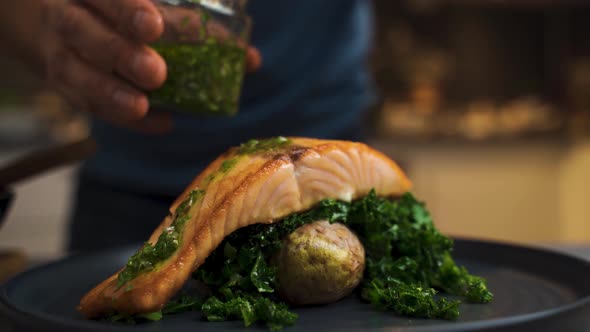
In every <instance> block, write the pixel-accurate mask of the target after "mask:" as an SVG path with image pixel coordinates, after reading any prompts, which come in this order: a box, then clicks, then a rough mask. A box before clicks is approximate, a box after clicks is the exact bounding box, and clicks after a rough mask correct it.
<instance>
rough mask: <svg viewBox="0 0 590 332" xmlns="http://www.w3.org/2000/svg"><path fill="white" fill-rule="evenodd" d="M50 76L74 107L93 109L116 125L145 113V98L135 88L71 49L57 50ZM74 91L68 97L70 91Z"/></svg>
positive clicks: (136, 119) (134, 119) (128, 121)
mask: <svg viewBox="0 0 590 332" xmlns="http://www.w3.org/2000/svg"><path fill="white" fill-rule="evenodd" d="M50 68H51V72H50V80H51V82H56V83H57V85H58V86H59V88H60V89H61V90H62V91H68V92H67V93H66V97H69V101H70V102H72V103H73V104H74V106H76V107H83V108H85V109H84V110H87V111H91V112H94V113H95V114H96V115H97V116H99V117H100V118H102V119H104V120H106V121H110V122H113V123H115V124H118V125H128V124H130V123H133V122H136V121H138V120H140V119H142V118H143V117H145V115H146V113H147V111H148V106H149V105H148V101H147V99H146V97H145V96H144V95H143V94H141V93H140V92H139V91H137V90H135V89H134V88H132V87H130V86H128V85H127V84H126V83H124V82H122V81H120V80H117V79H116V78H114V77H112V76H108V75H106V74H104V73H102V72H100V71H99V70H97V69H95V68H93V67H91V66H89V65H88V64H86V63H84V62H83V61H82V60H81V59H80V58H78V56H77V55H76V54H74V53H73V52H70V51H67V50H64V51H62V52H60V53H57V54H56V55H55V56H54V58H53V64H52V66H51V67H50ZM74 93H75V94H76V97H75V98H72V94H74Z"/></svg>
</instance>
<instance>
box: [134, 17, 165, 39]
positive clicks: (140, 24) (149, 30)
mask: <svg viewBox="0 0 590 332" xmlns="http://www.w3.org/2000/svg"><path fill="white" fill-rule="evenodd" d="M159 21H161V17H159V16H157V15H154V14H152V13H150V12H147V11H145V10H140V11H139V12H137V13H136V14H135V17H134V18H133V26H134V29H135V32H136V33H137V34H138V35H139V36H140V38H152V37H153V36H152V34H153V33H154V31H155V29H154V25H157V24H158V23H159Z"/></svg>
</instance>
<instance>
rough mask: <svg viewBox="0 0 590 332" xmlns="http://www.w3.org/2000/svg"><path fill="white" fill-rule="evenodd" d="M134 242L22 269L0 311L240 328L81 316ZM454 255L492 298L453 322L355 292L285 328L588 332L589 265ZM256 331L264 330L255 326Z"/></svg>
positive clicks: (502, 251) (65, 321) (200, 326)
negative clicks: (376, 303) (408, 314)
mask: <svg viewBox="0 0 590 332" xmlns="http://www.w3.org/2000/svg"><path fill="white" fill-rule="evenodd" d="M135 249H136V247H129V248H122V249H116V250H106V251H103V252H100V253H94V254H88V255H79V256H73V257H70V258H67V259H64V260H62V261H59V262H56V263H53V264H49V265H46V266H43V267H39V268H36V269H34V270H31V271H29V272H26V273H24V274H22V275H20V276H18V277H16V278H14V279H13V280H11V281H10V282H8V283H6V284H5V285H4V286H3V288H2V289H1V291H0V313H2V314H3V315H5V316H6V318H7V319H8V321H9V322H10V323H11V324H12V325H13V326H14V328H15V331H21V330H23V331H31V330H34V331H49V330H55V331H97V332H98V331H100V332H103V331H104V332H107V331H170V332H177V331H178V332H180V331H187V332H188V331H190V332H195V331H242V332H243V331H245V330H244V329H243V328H242V327H241V325H240V323H238V322H226V323H208V322H204V321H202V320H201V317H200V314H199V313H198V312H192V313H186V314H180V315H174V316H168V317H165V319H164V320H163V321H160V322H156V323H147V324H142V325H137V326H123V325H119V324H110V323H104V322H95V321H86V320H84V319H83V318H82V317H81V316H80V315H79V314H78V313H77V312H76V311H75V309H74V308H75V306H76V304H77V303H78V301H79V299H80V297H81V296H82V295H83V294H84V293H85V292H86V291H87V290H89V289H90V288H91V287H92V286H94V285H95V284H96V283H97V282H99V281H101V280H102V279H103V278H105V277H106V276H108V275H109V274H111V273H113V272H114V271H116V270H117V269H118V268H119V267H120V266H122V265H123V264H124V263H125V261H126V260H127V258H128V257H129V256H130V255H131V254H132V253H133V252H134V251H135ZM455 257H456V259H457V261H458V263H460V264H463V265H465V266H466V267H467V268H468V269H469V270H470V271H472V272H473V273H475V274H478V275H482V276H484V277H485V278H487V279H488V282H489V287H490V289H491V290H492V292H493V293H494V295H495V300H494V301H493V302H492V303H490V304H487V305H482V304H462V305H461V308H460V309H461V317H460V318H459V320H458V321H455V322H447V321H440V320H420V319H407V318H404V317H398V316H396V315H394V314H392V313H390V312H379V311H376V310H374V309H373V308H372V307H371V306H370V305H367V304H363V303H361V302H359V301H358V300H356V299H354V298H350V299H347V300H344V301H341V302H339V303H336V304H332V305H328V306H323V307H316V308H306V309H301V310H298V311H297V313H298V314H299V320H298V322H297V324H296V325H295V326H294V327H290V328H287V329H285V332H290V331H293V332H295V331H306V332H307V331H324V332H327V331H399V332H402V331H413V332H418V331H421V332H424V331H523V330H524V331H560V332H564V331H590V281H589V280H590V279H589V278H590V263H589V262H587V261H583V260H581V259H577V258H574V257H570V256H565V255H561V254H558V253H553V252H549V251H543V250H537V249H532V248H524V247H518V246H512V245H507V244H497V243H490V242H479V241H469V240H457V241H456V247H455ZM261 330H263V329H261Z"/></svg>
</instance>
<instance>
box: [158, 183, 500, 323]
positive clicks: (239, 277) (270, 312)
mask: <svg viewBox="0 0 590 332" xmlns="http://www.w3.org/2000/svg"><path fill="white" fill-rule="evenodd" d="M318 220H328V221H329V222H341V223H343V224H346V225H347V226H348V227H350V228H351V229H352V230H353V231H354V232H355V233H356V234H357V236H358V237H359V238H360V240H361V241H362V243H363V245H364V246H365V253H366V268H365V275H364V278H363V282H362V284H361V286H360V287H359V294H360V296H361V298H362V299H363V300H365V301H367V302H370V303H372V304H373V305H374V306H375V307H376V308H379V309H383V310H391V311H393V312H395V313H397V314H399V315H404V316H409V317H420V318H439V319H447V320H453V319H456V318H457V317H458V316H459V310H458V306H459V303H460V301H459V300H448V299H446V298H444V297H437V296H436V295H437V293H438V290H440V291H443V292H445V293H448V294H451V295H457V296H459V297H461V298H462V299H465V300H467V301H469V302H477V303H486V302H489V301H491V300H492V294H491V293H490V292H489V290H488V289H487V287H486V283H485V280H484V279H482V278H480V277H477V276H473V275H471V274H469V272H468V271H467V270H466V269H465V268H464V267H460V266H457V265H456V264H455V262H454V260H453V259H452V256H451V252H452V249H453V241H452V240H451V239H450V238H448V237H446V236H444V235H442V234H441V233H440V232H439V231H438V230H437V229H436V228H435V226H434V224H433V222H432V218H431V217H430V214H429V213H428V211H427V210H426V208H425V206H424V205H423V204H422V203H421V202H419V201H417V200H416V199H415V198H414V197H413V196H412V195H411V194H409V193H408V194H405V195H404V196H402V197H400V198H399V199H395V200H390V199H386V198H381V197H377V195H376V194H375V192H374V191H372V192H371V193H369V194H368V195H367V196H365V197H363V198H361V199H359V200H356V201H354V202H352V203H346V202H341V201H336V200H324V201H322V202H320V203H319V204H318V205H317V206H316V207H315V208H313V209H311V210H309V211H305V212H301V213H296V214H293V215H290V216H288V217H286V218H285V219H284V220H282V221H280V222H278V223H275V224H271V225H262V224H258V225H252V226H248V227H245V228H243V229H240V230H238V231H236V232H234V233H232V234H230V235H229V236H227V237H226V238H225V240H224V241H223V243H222V244H221V245H220V246H219V247H218V248H217V250H215V251H214V252H213V253H212V254H211V255H210V256H209V257H208V258H207V260H206V262H205V264H204V265H203V266H202V267H201V268H200V269H199V270H198V271H197V272H195V274H194V278H195V279H197V280H199V281H200V282H202V283H204V284H205V285H207V286H208V287H209V288H210V289H211V290H212V295H210V297H209V298H207V299H205V300H206V301H205V302H204V303H202V302H198V303H197V302H191V301H190V300H185V301H187V302H186V304H185V305H182V304H178V303H176V304H169V305H168V306H167V307H169V308H179V309H183V310H185V309H186V310H192V309H194V308H198V309H200V310H201V311H202V312H203V313H204V316H205V318H206V319H207V320H209V321H226V320H241V321H243V323H244V325H245V326H251V325H252V324H255V323H264V324H266V325H267V327H269V328H270V329H271V330H277V329H280V328H283V327H285V326H289V325H292V324H294V323H295V321H296V319H297V315H295V314H294V313H292V312H290V311H289V308H288V307H287V305H285V304H283V303H281V301H280V298H279V297H278V296H277V294H276V292H275V290H276V289H277V288H278V284H277V279H276V269H275V267H274V266H273V264H272V257H273V256H274V255H275V254H276V253H277V252H278V250H279V249H280V248H281V245H282V239H283V238H284V237H285V236H286V235H288V234H290V233H292V232H293V231H294V230H295V229H297V228H298V227H300V226H302V225H304V224H307V223H311V222H314V221H318ZM169 311H171V312H176V311H177V310H169ZM163 313H165V314H166V313H168V312H167V311H166V310H164V311H163Z"/></svg>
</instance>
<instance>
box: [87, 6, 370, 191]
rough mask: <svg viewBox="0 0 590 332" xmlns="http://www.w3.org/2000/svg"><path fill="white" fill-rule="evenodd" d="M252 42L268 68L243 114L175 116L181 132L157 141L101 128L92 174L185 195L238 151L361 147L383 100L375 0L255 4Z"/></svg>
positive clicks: (250, 89) (250, 91)
mask: <svg viewBox="0 0 590 332" xmlns="http://www.w3.org/2000/svg"><path fill="white" fill-rule="evenodd" d="M248 11H249V13H250V15H251V16H252V19H253V22H254V25H253V31H252V44H253V45H254V46H255V47H257V48H258V49H259V50H260V51H261V53H262V57H263V66H262V68H261V69H260V70H259V71H258V72H256V73H254V74H250V75H248V76H247V77H246V79H245V81H244V87H243V92H242V97H241V102H240V110H239V114H238V115H237V116H235V117H232V118H210V117H206V116H195V115H190V114H176V113H175V114H173V117H174V126H175V127H174V130H173V131H172V132H171V133H169V134H166V135H163V136H162V135H157V136H148V135H143V134H139V133H137V132H133V131H130V130H126V129H120V128H115V127H113V126H111V125H109V124H107V123H104V122H101V121H99V120H94V121H93V124H92V135H93V136H94V137H95V138H96V140H97V141H98V144H99V152H98V154H97V155H96V156H95V157H94V158H92V159H91V160H89V161H88V162H87V163H86V164H85V165H84V168H83V174H84V176H89V177H91V178H93V179H95V180H99V181H102V182H104V183H107V184H110V185H113V186H118V187H121V188H125V189H127V190H133V191H139V192H143V193H150V194H151V193H153V194H165V195H177V194H178V193H180V192H181V191H182V190H183V189H184V188H185V187H186V186H187V185H188V183H190V181H191V180H192V179H193V178H194V177H195V176H196V175H198V173H199V172H200V171H201V170H202V169H203V168H204V167H205V166H206V165H207V164H208V163H209V162H211V161H212V160H213V159H214V158H216V157H217V156H218V155H219V154H221V153H223V152H224V151H225V150H227V148H229V147H230V146H234V145H237V144H240V143H242V142H244V141H247V140H249V139H251V138H259V137H270V136H277V135H283V136H309V137H318V138H334V139H354V138H356V137H355V136H354V135H355V134H356V129H358V128H359V124H360V122H361V116H362V113H363V111H364V110H366V109H367V108H368V106H369V105H370V103H371V102H372V100H373V93H372V89H371V80H370V76H369V73H368V69H367V56H368V52H369V49H370V46H371V40H372V23H373V22H372V12H371V3H370V1H368V0H293V1H277V0H252V1H250V2H249V8H248Z"/></svg>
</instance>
